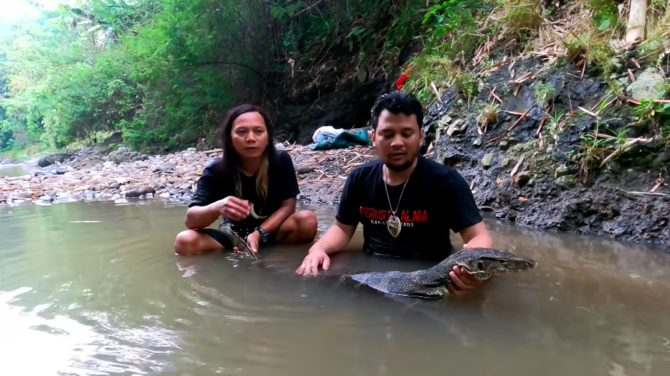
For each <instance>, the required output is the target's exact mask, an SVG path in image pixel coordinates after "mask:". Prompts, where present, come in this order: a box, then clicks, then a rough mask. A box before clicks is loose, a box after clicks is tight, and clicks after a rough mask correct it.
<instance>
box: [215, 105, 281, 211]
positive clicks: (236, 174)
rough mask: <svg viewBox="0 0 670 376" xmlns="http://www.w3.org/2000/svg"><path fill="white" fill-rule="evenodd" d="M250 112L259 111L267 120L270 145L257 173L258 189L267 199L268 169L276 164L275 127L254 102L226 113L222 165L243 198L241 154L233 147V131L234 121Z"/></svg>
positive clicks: (222, 135)
mask: <svg viewBox="0 0 670 376" xmlns="http://www.w3.org/2000/svg"><path fill="white" fill-rule="evenodd" d="M248 112H257V113H258V114H260V115H261V117H262V118H263V122H265V127H266V129H267V134H268V145H267V146H266V147H265V151H264V153H263V161H262V162H261V167H260V169H259V170H258V173H257V174H256V191H257V192H258V196H259V197H260V198H261V200H263V201H265V200H266V199H267V197H268V171H269V169H270V165H272V164H274V159H275V155H276V153H277V151H276V149H275V144H274V127H273V126H272V124H271V123H270V119H269V118H268V116H267V114H266V113H265V111H263V109H262V108H260V107H258V106H254V105H252V104H242V105H239V106H237V107H235V108H232V109H231V110H229V111H228V113H226V118H225V119H224V120H223V124H222V125H221V146H222V148H223V160H222V161H221V167H222V168H223V170H224V171H225V172H226V173H227V174H228V175H229V176H231V177H232V178H233V180H234V183H235V194H236V196H237V197H240V198H242V182H241V179H240V170H239V166H240V162H241V160H240V155H239V154H238V153H237V150H235V148H234V147H233V141H232V136H231V133H232V131H233V123H234V122H235V119H237V118H238V117H239V116H240V115H242V114H246V113H248Z"/></svg>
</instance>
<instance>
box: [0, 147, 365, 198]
mask: <svg viewBox="0 0 670 376" xmlns="http://www.w3.org/2000/svg"><path fill="white" fill-rule="evenodd" d="M277 147H278V148H279V149H283V150H285V151H286V152H288V153H289V154H290V155H291V157H292V159H293V163H294V167H295V170H296V174H297V177H298V184H299V185H300V191H301V192H300V195H299V196H298V200H299V202H301V203H309V204H323V205H333V204H335V203H336V202H337V200H338V199H339V195H340V192H341V191H342V187H343V186H344V183H345V181H346V177H347V174H348V173H349V171H351V169H353V168H354V167H356V166H360V165H361V164H363V163H365V162H368V161H370V160H373V159H375V158H376V154H375V151H374V149H373V148H371V147H353V148H347V149H336V150H326V151H311V150H309V148H308V147H307V146H301V145H288V144H277ZM220 155H221V149H212V150H196V149H195V148H190V149H188V150H186V151H182V152H178V153H172V154H167V155H155V156H149V155H145V154H140V153H137V152H133V151H130V150H129V149H128V148H125V147H120V148H118V149H116V150H114V151H111V152H110V151H109V148H107V147H105V146H104V144H100V145H96V146H94V147H91V148H87V149H84V150H82V151H81V152H80V153H78V154H77V155H72V156H52V158H51V159H53V160H58V159H61V160H63V163H57V162H56V163H53V164H50V165H48V166H46V167H43V168H41V169H38V170H37V171H35V172H34V173H32V174H26V175H22V176H16V177H1V176H0V205H3V204H13V203H21V202H27V201H34V202H36V203H39V204H48V203H63V202H73V201H115V202H125V201H127V200H129V199H147V198H161V199H168V200H171V201H182V202H188V201H190V200H191V198H192V195H193V194H194V193H195V190H196V185H197V181H198V179H199V178H200V176H201V174H202V171H203V169H204V168H205V167H206V166H207V165H208V164H209V163H210V162H211V161H212V160H213V159H214V158H216V157H218V156H220Z"/></svg>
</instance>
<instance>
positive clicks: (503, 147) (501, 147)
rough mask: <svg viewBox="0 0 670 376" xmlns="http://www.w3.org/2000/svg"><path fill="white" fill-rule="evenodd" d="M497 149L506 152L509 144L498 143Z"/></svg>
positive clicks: (505, 142) (504, 142)
mask: <svg viewBox="0 0 670 376" xmlns="http://www.w3.org/2000/svg"><path fill="white" fill-rule="evenodd" d="M498 147H499V148H500V149H502V150H506V149H507V148H508V147H509V142H507V141H500V142H499V143H498Z"/></svg>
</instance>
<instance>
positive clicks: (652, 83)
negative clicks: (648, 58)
mask: <svg viewBox="0 0 670 376" xmlns="http://www.w3.org/2000/svg"><path fill="white" fill-rule="evenodd" d="M664 84H665V78H664V77H663V75H661V74H660V73H659V72H658V70H657V69H656V68H654V67H649V68H647V69H646V70H645V71H644V72H642V74H641V75H640V76H639V77H637V79H636V81H635V82H633V83H632V84H630V85H629V86H628V89H627V90H628V93H629V94H630V95H631V96H632V97H633V98H635V99H637V100H642V99H659V97H660V96H661V95H662V94H663V87H664Z"/></svg>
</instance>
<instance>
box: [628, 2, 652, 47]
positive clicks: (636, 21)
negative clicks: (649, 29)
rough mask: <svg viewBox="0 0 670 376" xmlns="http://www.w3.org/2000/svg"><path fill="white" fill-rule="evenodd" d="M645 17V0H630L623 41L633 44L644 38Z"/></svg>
mask: <svg viewBox="0 0 670 376" xmlns="http://www.w3.org/2000/svg"><path fill="white" fill-rule="evenodd" d="M646 18H647V0H630V11H629V13H628V25H627V26H626V38H625V41H626V43H628V44H633V43H635V42H637V41H640V40H643V39H644V26H645V23H646Z"/></svg>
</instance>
